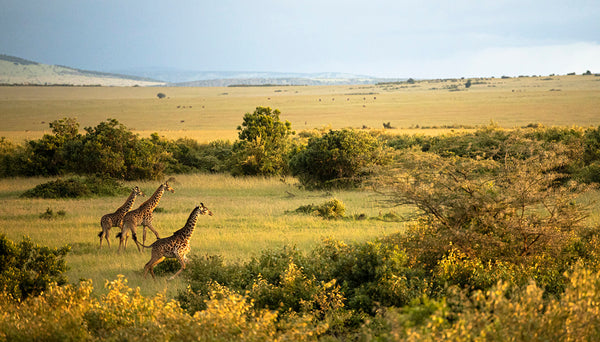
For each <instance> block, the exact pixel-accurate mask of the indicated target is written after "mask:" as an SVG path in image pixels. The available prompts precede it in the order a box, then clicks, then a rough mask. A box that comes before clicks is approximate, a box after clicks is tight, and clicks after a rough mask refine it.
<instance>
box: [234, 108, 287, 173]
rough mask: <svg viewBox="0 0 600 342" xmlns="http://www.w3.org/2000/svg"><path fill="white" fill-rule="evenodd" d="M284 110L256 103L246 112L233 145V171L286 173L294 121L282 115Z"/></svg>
mask: <svg viewBox="0 0 600 342" xmlns="http://www.w3.org/2000/svg"><path fill="white" fill-rule="evenodd" d="M279 114H281V112H280V111H279V110H278V109H275V110H272V109H271V108H269V107H257V108H256V110H255V111H254V112H253V113H246V114H245V115H244V119H243V123H242V125H241V126H238V128H237V129H238V131H239V134H238V136H239V140H238V141H237V142H236V143H235V144H234V145H233V153H234V155H233V159H234V163H233V165H232V168H231V172H232V174H234V175H282V174H286V173H287V158H288V153H289V150H290V136H291V135H293V134H294V133H295V132H293V131H292V125H291V124H290V122H289V121H285V122H282V121H281V120H280V119H279Z"/></svg>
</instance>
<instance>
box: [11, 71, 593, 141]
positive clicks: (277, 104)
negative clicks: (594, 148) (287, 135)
mask: <svg viewBox="0 0 600 342" xmlns="http://www.w3.org/2000/svg"><path fill="white" fill-rule="evenodd" d="M465 82H466V80H461V79H457V80H424V81H416V82H415V83H414V84H409V83H400V84H381V85H354V86H310V87H308V86H289V87H284V86H278V87H227V88H175V87H173V88H152V87H129V88H120V87H0V113H1V115H2V126H1V127H0V136H5V137H7V138H13V139H16V140H20V139H23V138H29V139H34V138H39V137H40V136H41V135H42V134H44V133H49V131H50V130H49V128H48V123H49V122H51V121H53V120H57V119H60V118H63V117H75V118H77V120H78V121H79V122H80V124H81V126H82V127H91V126H95V125H96V124H98V122H100V121H104V120H106V119H107V118H115V119H118V120H119V121H120V122H121V123H123V124H124V125H126V126H127V127H129V128H130V129H132V130H134V131H135V132H137V133H139V134H140V135H142V136H147V135H149V134H151V133H153V132H158V133H159V134H160V135H164V136H167V137H169V138H172V139H175V138H178V137H189V138H193V139H197V140H199V141H200V142H208V141H212V140H215V139H231V140H234V139H236V138H237V135H236V127H237V126H238V125H239V124H240V122H241V116H242V115H243V114H244V113H247V112H252V111H253V110H254V109H255V108H256V107H257V106H268V107H271V108H276V109H279V110H280V111H281V113H282V114H281V118H282V119H283V120H288V121H290V122H291V123H292V127H293V129H295V130H296V131H301V130H304V129H313V128H322V127H331V128H333V129H339V128H343V127H354V128H362V127H369V128H376V129H380V128H383V126H382V124H383V123H384V122H385V123H388V122H389V123H390V124H391V126H392V127H396V128H398V129H402V131H403V132H410V131H407V130H406V129H409V128H411V127H412V128H414V127H442V126H453V125H466V126H473V125H486V124H488V123H490V122H491V121H493V122H496V123H497V124H498V125H500V126H501V127H506V128H514V127H518V126H524V125H527V124H529V123H538V122H539V123H542V124H544V125H546V126H553V125H560V126H571V125H578V126H589V125H597V124H598V123H600V115H599V113H598V108H599V106H600V77H597V76H594V75H585V76H581V75H578V76H551V77H519V78H487V79H473V80H472V85H471V87H470V88H468V89H466V88H465V86H464V84H465ZM159 92H162V93H164V94H165V95H166V96H167V97H166V98H164V99H158V97H157V96H156V95H157V93H159ZM418 132H423V130H418ZM426 132H427V133H434V134H435V133H437V132H440V131H439V130H437V131H432V130H428V131H426Z"/></svg>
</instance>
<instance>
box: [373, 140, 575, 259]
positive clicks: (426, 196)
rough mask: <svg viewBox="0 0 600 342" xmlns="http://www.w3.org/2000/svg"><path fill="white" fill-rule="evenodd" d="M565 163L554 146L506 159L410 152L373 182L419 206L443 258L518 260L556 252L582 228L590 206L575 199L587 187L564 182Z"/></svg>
mask: <svg viewBox="0 0 600 342" xmlns="http://www.w3.org/2000/svg"><path fill="white" fill-rule="evenodd" d="M555 150H560V147H559V146H555ZM565 162H566V160H565V158H562V157H561V156H560V153H557V152H551V151H545V152H540V153H539V154H536V155H532V156H529V157H527V158H524V159H523V158H515V157H514V156H510V155H506V157H505V159H504V160H493V159H470V158H463V157H446V158H444V157H441V156H439V155H435V154H431V153H423V152H408V153H406V154H404V155H402V157H401V158H400V160H399V163H398V164H397V167H396V168H394V169H392V170H389V171H388V173H387V174H385V175H383V176H381V177H380V178H379V182H378V183H376V188H377V190H378V191H380V192H381V193H383V194H384V195H385V196H386V198H387V200H389V201H390V202H391V203H393V204H395V205H403V204H408V205H413V206H415V207H416V208H418V209H419V210H420V212H421V213H422V214H423V216H424V218H425V220H426V224H425V226H426V227H427V228H426V229H427V230H428V231H427V232H426V233H424V234H422V236H421V238H422V239H423V242H424V245H428V246H430V247H431V249H432V250H434V251H433V253H437V254H438V256H439V255H442V254H444V253H446V252H448V251H449V250H450V249H454V248H455V249H458V250H460V251H461V252H462V253H464V254H466V255H467V256H470V257H473V258H478V259H480V260H483V261H493V260H505V261H511V262H518V261H519V260H525V259H527V258H528V257H530V256H535V255H541V254H543V253H559V252H560V251H561V249H562V248H563V247H564V246H566V245H568V244H569V243H571V242H572V241H573V239H574V238H575V237H576V233H577V231H578V229H579V228H581V224H582V221H583V219H584V218H585V217H586V211H585V210H584V208H582V207H581V206H579V205H578V204H577V203H576V201H575V200H574V199H575V196H577V195H578V194H580V193H581V191H582V190H583V189H582V186H581V185H579V184H576V183H575V182H569V183H567V184H564V183H561V180H562V177H563V175H561V174H560V173H558V172H556V170H558V169H560V167H561V166H562V165H564V164H565ZM432 246H433V247H432Z"/></svg>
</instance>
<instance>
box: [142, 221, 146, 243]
mask: <svg viewBox="0 0 600 342" xmlns="http://www.w3.org/2000/svg"><path fill="white" fill-rule="evenodd" d="M142 232H143V234H142V235H143V238H142V243H143V244H144V245H145V244H146V225H145V224H144V225H142Z"/></svg>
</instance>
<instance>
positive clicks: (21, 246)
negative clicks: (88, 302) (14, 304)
mask: <svg viewBox="0 0 600 342" xmlns="http://www.w3.org/2000/svg"><path fill="white" fill-rule="evenodd" d="M69 250H70V247H68V246H65V247H62V248H48V247H45V246H39V245H37V244H34V243H33V242H32V241H31V240H30V239H29V238H27V237H25V238H23V240H22V241H21V242H20V243H14V242H13V241H11V240H9V239H7V238H6V236H4V235H1V234H0V290H1V294H0V296H2V297H3V298H6V300H8V299H10V300H16V301H22V300H25V299H27V298H29V297H31V296H38V295H40V294H42V293H43V292H44V291H46V290H48V289H49V288H50V285H51V284H52V283H54V284H58V285H64V284H66V282H67V278H66V276H65V275H64V272H65V271H66V270H67V265H66V262H65V259H64V257H65V256H66V255H67V253H68V252H69ZM0 330H2V329H0ZM1 336H2V335H1V333H0V338H1Z"/></svg>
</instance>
